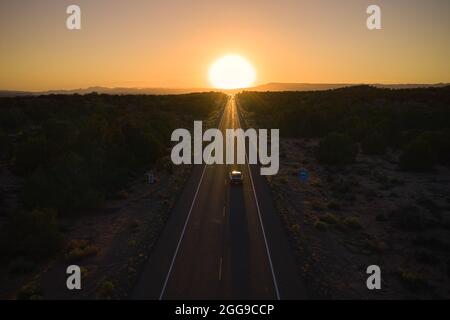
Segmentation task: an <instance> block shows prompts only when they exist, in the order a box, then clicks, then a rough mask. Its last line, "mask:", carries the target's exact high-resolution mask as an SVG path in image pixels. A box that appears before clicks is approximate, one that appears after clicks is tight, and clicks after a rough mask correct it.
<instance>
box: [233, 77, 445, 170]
mask: <svg viewBox="0 0 450 320" xmlns="http://www.w3.org/2000/svg"><path fill="white" fill-rule="evenodd" d="M239 101H240V102H241V105H242V107H243V108H244V109H245V110H246V111H247V112H249V113H251V114H252V116H253V117H254V119H255V120H256V121H257V122H258V124H259V125H260V126H261V127H262V128H279V129H280V133H281V135H282V136H284V137H291V138H319V139H321V142H320V146H319V148H318V152H317V159H318V160H319V161H320V162H322V163H324V164H330V165H334V164H336V165H340V164H348V163H352V162H353V161H354V159H355V155H356V153H357V152H358V151H359V152H361V153H364V154H368V155H383V154H385V153H386V151H387V150H388V149H389V148H390V149H394V150H399V151H400V152H401V157H400V163H399V166H400V168H401V169H404V170H408V171H427V170H431V169H432V168H433V166H434V165H435V164H445V165H449V164H450V108H449V105H450V87H444V88H426V89H412V90H411V89H409V90H408V89H405V90H391V89H378V88H374V87H370V86H356V87H349V88H344V89H338V90H329V91H316V92H264V93H256V92H244V93H242V94H239Z"/></svg>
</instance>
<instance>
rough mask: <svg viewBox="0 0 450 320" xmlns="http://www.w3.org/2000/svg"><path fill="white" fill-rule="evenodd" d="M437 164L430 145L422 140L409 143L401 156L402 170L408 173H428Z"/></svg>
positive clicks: (418, 139)
mask: <svg viewBox="0 0 450 320" xmlns="http://www.w3.org/2000/svg"><path fill="white" fill-rule="evenodd" d="M434 163H435V154H434V153H433V150H432V148H431V146H430V144H429V143H428V142H427V141H426V140H425V139H421V138H417V139H415V140H413V141H412V142H411V143H409V144H408V145H407V146H406V148H405V149H404V151H403V153H402V154H401V156H400V163H399V164H400V168H401V169H403V170H407V171H427V170H430V169H432V167H433V165H434Z"/></svg>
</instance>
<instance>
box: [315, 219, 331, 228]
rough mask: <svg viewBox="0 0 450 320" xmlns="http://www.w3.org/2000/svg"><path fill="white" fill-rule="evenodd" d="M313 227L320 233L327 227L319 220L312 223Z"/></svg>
mask: <svg viewBox="0 0 450 320" xmlns="http://www.w3.org/2000/svg"><path fill="white" fill-rule="evenodd" d="M314 227H315V228H316V229H317V230H320V231H326V230H327V229H328V225H327V224H326V223H325V222H323V221H321V220H317V221H316V222H314Z"/></svg>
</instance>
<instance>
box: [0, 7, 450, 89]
mask: <svg viewBox="0 0 450 320" xmlns="http://www.w3.org/2000/svg"><path fill="white" fill-rule="evenodd" d="M377 3H378V4H379V5H380V6H381V8H382V10H383V11H382V12H383V15H382V16H383V23H382V25H383V28H382V30H377V31H369V30H367V28H366V18H367V15H366V8H367V5H368V4H369V3H368V2H365V1H360V0H346V1H327V0H316V1H313V0H280V1H268V0H261V1H258V4H257V5H255V4H254V3H248V2H242V1H238V0H230V1H227V2H223V1H214V0H198V1H195V2H192V3H186V2H180V1H176V0H167V1H145V0H136V1H133V2H132V3H128V2H123V1H118V0H110V1H107V0H98V1H89V0H79V1H77V4H78V5H79V6H80V7H81V10H82V19H83V20H82V29H81V30H79V31H69V30H67V28H66V25H65V23H66V18H67V14H66V12H65V11H66V7H67V5H68V4H70V3H69V2H67V1H52V0H41V1H32V0H23V1H12V0H6V1H1V2H0V28H1V30H2V42H1V44H0V46H1V49H2V50H0V70H2V72H1V73H0V89H1V90H23V91H45V90H53V89H75V88H86V87H95V86H102V87H109V88H113V87H127V88H136V87H141V88H214V87H217V86H216V85H214V84H212V83H211V75H210V68H211V63H212V62H214V61H215V60H216V59H218V58H219V57H221V56H223V55H225V54H226V53H230V52H231V53H233V52H235V53H238V54H239V55H240V56H241V57H244V58H245V59H246V60H247V61H248V62H249V63H250V64H251V65H252V66H253V67H252V68H253V69H255V71H256V72H257V79H254V80H253V83H252V85H258V84H265V83H270V82H284V83H350V84H354V83H383V84H397V83H401V84H407V83H449V82H450V64H449V63H448V56H450V42H449V41H448V30H450V1H447V0H430V1H426V2H425V1H419V0H397V1H386V0H379V1H377ZM405 12H407V14H405ZM247 76H248V77H250V78H251V76H250V73H248V74H247ZM244 78H245V77H244ZM222 80H223V79H222ZM241 80H242V78H241ZM233 81H237V80H236V79H235V80H233ZM219 86H220V85H219ZM227 86H228V85H227ZM229 86H233V85H229ZM239 86H242V84H239Z"/></svg>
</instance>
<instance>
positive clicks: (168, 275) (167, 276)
mask: <svg viewBox="0 0 450 320" xmlns="http://www.w3.org/2000/svg"><path fill="white" fill-rule="evenodd" d="M227 107H228V106H227ZM227 107H225V108H227ZM224 114H225V110H224V112H223V113H222V117H221V119H220V122H219V129H220V127H221V126H222V122H223V117H224ZM209 156H210V157H211V154H210V155H209ZM208 162H209V161H208ZM206 167H207V166H206V165H204V166H203V171H202V175H201V176H200V181H199V182H198V185H197V190H196V191H195V194H194V199H193V200H192V204H191V207H190V208H189V213H188V215H187V217H186V221H185V222H184V226H183V230H182V231H181V236H180V239H179V240H178V244H177V248H176V249H175V253H174V255H173V257H172V262H171V263H170V267H169V271H168V272H167V275H166V279H165V280H164V285H163V287H162V290H161V293H160V295H159V300H162V299H163V296H164V292H165V291H166V287H167V283H168V282H169V278H170V274H171V273H172V269H173V266H174V264H175V260H176V258H177V255H178V251H179V249H180V246H181V242H182V241H183V238H184V233H185V231H186V227H187V225H188V222H189V218H190V216H191V212H192V209H193V208H194V204H195V200H197V195H198V191H199V190H200V186H201V184H202V181H203V176H204V175H205V170H206Z"/></svg>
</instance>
